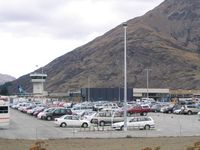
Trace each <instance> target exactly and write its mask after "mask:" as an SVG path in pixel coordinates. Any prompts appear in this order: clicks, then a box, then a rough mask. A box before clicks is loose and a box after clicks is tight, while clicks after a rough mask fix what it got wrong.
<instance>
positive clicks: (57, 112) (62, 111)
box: [43, 108, 72, 120]
mask: <svg viewBox="0 0 200 150" xmlns="http://www.w3.org/2000/svg"><path fill="white" fill-rule="evenodd" d="M71 114H72V111H71V109H66V108H55V109H54V110H52V111H50V112H47V113H45V114H44V116H43V119H46V120H53V119H54V118H59V117H61V116H63V115H71Z"/></svg>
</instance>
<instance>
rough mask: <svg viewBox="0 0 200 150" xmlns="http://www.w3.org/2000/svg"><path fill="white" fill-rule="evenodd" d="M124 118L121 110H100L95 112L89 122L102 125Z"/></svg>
mask: <svg viewBox="0 0 200 150" xmlns="http://www.w3.org/2000/svg"><path fill="white" fill-rule="evenodd" d="M123 120H124V114H123V113H121V112H114V113H113V112H112V111H101V112H99V113H97V114H96V115H95V116H94V117H93V118H92V120H91V123H94V124H97V125H100V126H104V125H107V124H112V123H115V122H120V121H123Z"/></svg>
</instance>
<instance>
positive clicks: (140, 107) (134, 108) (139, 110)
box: [127, 105, 151, 116]
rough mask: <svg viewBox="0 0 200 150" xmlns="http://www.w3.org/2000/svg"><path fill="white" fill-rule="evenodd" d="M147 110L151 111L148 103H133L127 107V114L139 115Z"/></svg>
mask: <svg viewBox="0 0 200 150" xmlns="http://www.w3.org/2000/svg"><path fill="white" fill-rule="evenodd" d="M148 112H151V108H150V106H148V105H134V106H131V107H129V108H128V109H127V115H128V116H130V115H132V114H135V113H137V114H140V115H141V116H146V115H147V113H148Z"/></svg>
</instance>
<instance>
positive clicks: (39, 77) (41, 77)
mask: <svg viewBox="0 0 200 150" xmlns="http://www.w3.org/2000/svg"><path fill="white" fill-rule="evenodd" d="M30 77H31V81H32V83H33V95H41V96H44V95H46V94H47V92H46V91H44V82H45V81H46V78H47V74H44V73H32V74H30Z"/></svg>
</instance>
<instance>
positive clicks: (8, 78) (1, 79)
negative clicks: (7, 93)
mask: <svg viewBox="0 0 200 150" xmlns="http://www.w3.org/2000/svg"><path fill="white" fill-rule="evenodd" d="M13 80H15V78H14V77H12V76H10V75H7V74H1V73H0V85H2V84H4V83H5V82H9V81H13Z"/></svg>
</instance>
